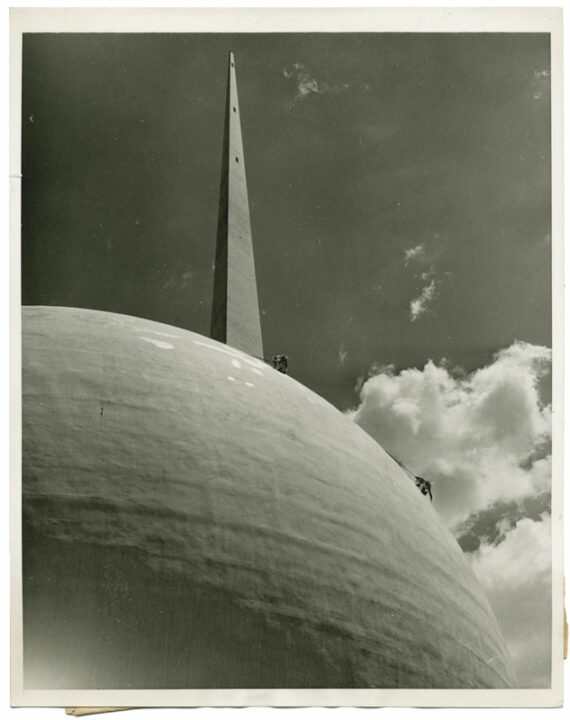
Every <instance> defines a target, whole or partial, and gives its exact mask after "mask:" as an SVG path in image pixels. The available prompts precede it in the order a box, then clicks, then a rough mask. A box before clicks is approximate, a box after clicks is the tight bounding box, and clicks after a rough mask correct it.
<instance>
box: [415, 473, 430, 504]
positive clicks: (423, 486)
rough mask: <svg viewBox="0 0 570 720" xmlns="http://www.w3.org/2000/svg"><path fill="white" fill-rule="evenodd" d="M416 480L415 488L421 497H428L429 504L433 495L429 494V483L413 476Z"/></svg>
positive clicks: (417, 476)
mask: <svg viewBox="0 0 570 720" xmlns="http://www.w3.org/2000/svg"><path fill="white" fill-rule="evenodd" d="M415 478H416V487H417V488H418V490H419V491H420V492H421V494H422V495H429V499H430V500H431V502H433V495H432V494H431V483H430V481H429V480H424V478H422V477H419V475H416V476H415Z"/></svg>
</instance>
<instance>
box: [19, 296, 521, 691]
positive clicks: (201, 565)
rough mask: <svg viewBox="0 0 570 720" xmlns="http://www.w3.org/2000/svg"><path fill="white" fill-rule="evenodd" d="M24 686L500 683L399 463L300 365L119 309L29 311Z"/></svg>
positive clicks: (474, 614) (457, 580)
mask: <svg viewBox="0 0 570 720" xmlns="http://www.w3.org/2000/svg"><path fill="white" fill-rule="evenodd" d="M23 422H24V429H23V432H24V434H23V438H24V443H23V465H24V467H23V493H24V496H23V508H24V546H23V547H24V623H25V635H24V643H25V647H24V651H25V682H26V686H27V687H32V688H33V687H61V688H95V687H103V688H114V687H135V688H136V687H138V688H148V687H157V688H165V687H181V688H185V687H186V688H191V687H203V688H207V687H338V688H341V687H362V688H364V687H403V688H405V687H410V688H412V687H426V688H434V687H436V688H449V687H459V688H461V687H466V688H467V687H504V686H508V685H509V683H510V682H511V680H512V674H511V665H510V662H509V660H508V658H507V656H506V652H505V648H504V644H503V641H502V639H501V636H500V633H499V630H498V627H497V624H496V621H495V619H494V617H493V615H492V612H491V610H490V608H489V605H488V603H487V601H486V599H485V597H484V595H483V593H482V591H481V589H480V587H479V586H478V584H477V582H476V580H475V578H474V576H473V575H472V573H471V571H470V569H469V567H468V565H467V563H466V561H465V559H464V557H463V554H462V552H461V550H460V548H459V546H458V545H457V543H456V541H455V540H454V538H453V537H452V536H451V534H450V533H449V532H448V531H447V530H446V529H445V528H444V527H443V525H442V524H441V522H440V520H439V518H438V516H437V513H436V512H435V510H434V509H433V507H432V506H431V504H430V503H429V501H427V500H426V498H425V497H423V496H422V495H421V494H420V493H419V492H418V491H417V489H416V488H415V487H414V485H413V483H412V481H411V480H410V478H409V477H408V476H407V475H406V474H405V473H404V472H403V470H402V469H401V468H400V467H399V466H398V465H397V463H395V462H394V461H393V460H392V459H391V458H390V457H389V456H388V455H387V454H386V453H385V452H384V451H383V450H382V448H381V447H380V446H379V445H378V444H377V443H375V442H374V441H373V440H372V439H371V438H370V437H369V436H368V435H367V434H366V433H365V432H363V431H362V430H361V429H360V428H359V427H358V426H356V425H355V424H354V423H352V422H351V421H350V420H348V419H347V418H346V417H345V416H343V415H342V414H341V413H340V412H339V411H338V410H336V409H335V408H334V407H332V406H331V405H330V404H329V403H327V402H326V401H325V400H323V399H322V398H320V397H319V396H317V395H315V394H314V393H313V392H311V391H310V390H308V389H307V388H305V387H304V386H302V385H300V384H299V383H297V382H296V381H295V380H293V379H292V378H290V377H288V376H285V375H282V374H280V373H278V372H276V371H274V370H273V369H272V368H270V367H269V366H267V365H265V364H263V363H261V362H259V361H256V360H254V359H253V358H251V357H249V356H247V355H245V354H243V353H240V352H239V351H236V350H233V349H232V348H229V347H227V346H225V345H222V344H219V343H217V342H215V341H213V340H211V339H208V338H205V337H203V336H200V335H196V334H194V333H191V332H188V331H184V330H180V329H177V328H173V327H170V326H167V325H161V324H158V323H153V322H149V321H146V320H141V319H137V318H133V317H128V316H122V315H113V314H109V313H103V312H94V311H89V310H80V309H71V308H46V307H30V308H24V310H23Z"/></svg>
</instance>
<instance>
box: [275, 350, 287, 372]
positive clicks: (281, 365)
mask: <svg viewBox="0 0 570 720" xmlns="http://www.w3.org/2000/svg"><path fill="white" fill-rule="evenodd" d="M288 366H289V358H288V357H287V355H274V356H273V367H274V368H275V369H276V370H277V371H278V372H280V373H283V374H284V375H287V368H288Z"/></svg>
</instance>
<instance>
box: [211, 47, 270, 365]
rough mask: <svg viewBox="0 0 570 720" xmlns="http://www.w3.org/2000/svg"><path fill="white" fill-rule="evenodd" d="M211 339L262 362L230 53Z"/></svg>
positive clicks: (233, 66)
mask: <svg viewBox="0 0 570 720" xmlns="http://www.w3.org/2000/svg"><path fill="white" fill-rule="evenodd" d="M210 335H211V337H212V338H214V339H215V340H219V341H220V342H223V343H226V344H227V345H231V346H232V347H235V348H238V349H239V350H243V351H244V352H246V353H248V354H249V355H253V356H254V357H257V358H263V343H262V339H261V322H260V318H259V302H258V299H257V282H256V279H255V266H254V261H253V245H252V241H251V224H250V220H249V202H248V197H247V181H246V177H245V164H244V158H243V145H242V139H241V125H240V116H239V104H238V95H237V86H236V69H235V60H234V55H233V53H231V52H230V58H229V65H228V91H227V96H226V120H225V128H224V149H223V155H222V179H221V183H220V206H219V213H218V238H217V243H216V261H215V271H214V300H213V304H212V322H211V327H210Z"/></svg>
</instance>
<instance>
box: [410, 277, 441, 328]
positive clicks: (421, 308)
mask: <svg viewBox="0 0 570 720" xmlns="http://www.w3.org/2000/svg"><path fill="white" fill-rule="evenodd" d="M424 275H426V273H422V279H424ZM437 287H438V284H437V282H436V281H435V280H434V279H433V278H432V279H431V280H430V282H429V283H428V284H427V285H425V286H424V287H423V288H422V291H421V292H420V294H419V295H418V297H417V298H414V299H413V300H411V301H410V320H411V321H412V322H415V321H416V320H417V319H418V318H419V317H420V316H421V315H423V314H424V313H426V312H427V310H428V307H429V305H430V303H431V302H432V301H433V300H434V299H435V297H436V295H437Z"/></svg>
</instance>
